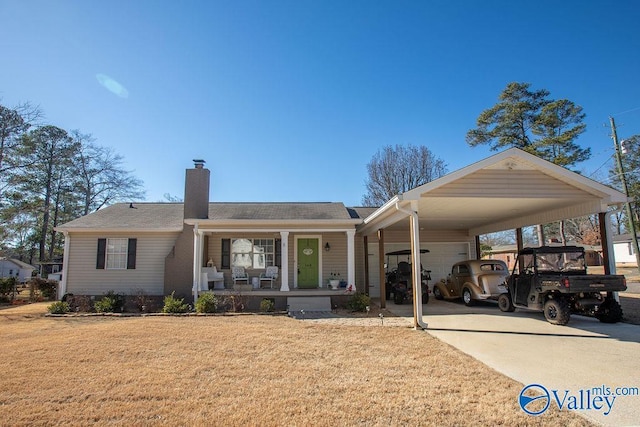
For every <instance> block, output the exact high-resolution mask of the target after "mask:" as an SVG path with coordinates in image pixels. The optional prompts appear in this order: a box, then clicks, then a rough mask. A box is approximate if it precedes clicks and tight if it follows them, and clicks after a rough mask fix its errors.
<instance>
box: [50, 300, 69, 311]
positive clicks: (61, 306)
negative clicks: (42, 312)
mask: <svg viewBox="0 0 640 427" xmlns="http://www.w3.org/2000/svg"><path fill="white" fill-rule="evenodd" d="M47 310H49V313H51V314H65V313H68V312H69V311H71V308H70V307H69V304H68V303H67V302H66V301H56V302H54V303H53V304H51V305H50V306H49V307H47Z"/></svg>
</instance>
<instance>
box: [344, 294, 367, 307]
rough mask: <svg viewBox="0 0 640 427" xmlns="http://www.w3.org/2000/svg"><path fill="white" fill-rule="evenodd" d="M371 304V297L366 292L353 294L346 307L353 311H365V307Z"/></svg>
mask: <svg viewBox="0 0 640 427" xmlns="http://www.w3.org/2000/svg"><path fill="white" fill-rule="evenodd" d="M370 305H371V298H370V297H369V295H367V294H363V293H356V294H353V295H352V296H351V297H350V298H349V301H348V302H347V307H348V308H350V309H351V310H353V311H367V307H368V306H370Z"/></svg>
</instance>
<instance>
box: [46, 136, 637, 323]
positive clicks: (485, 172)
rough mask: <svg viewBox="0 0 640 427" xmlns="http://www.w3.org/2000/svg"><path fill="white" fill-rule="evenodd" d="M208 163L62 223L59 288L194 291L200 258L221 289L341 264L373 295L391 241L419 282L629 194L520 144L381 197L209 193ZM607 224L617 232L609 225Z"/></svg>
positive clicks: (283, 289) (302, 284) (309, 283)
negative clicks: (173, 199)
mask: <svg viewBox="0 0 640 427" xmlns="http://www.w3.org/2000/svg"><path fill="white" fill-rule="evenodd" d="M203 163H204V162H203V161H196V164H195V167H194V168H192V169H187V171H186V179H185V197H184V203H132V204H129V203H119V204H114V205H111V206H109V207H106V208H104V209H101V210H99V211H97V212H94V213H92V214H90V215H87V216H84V217H81V218H78V219H76V220H74V221H71V222H69V223H66V224H64V225H62V226H59V227H57V230H58V231H60V232H62V233H64V236H65V250H64V262H63V265H64V267H63V275H62V281H61V286H60V296H62V294H64V293H67V292H69V293H74V294H87V295H101V294H103V293H105V292H106V291H108V290H114V291H116V292H124V293H134V292H135V291H136V290H137V289H142V290H144V292H146V293H148V294H149V295H167V294H170V293H171V292H173V291H175V292H176V294H180V295H184V296H189V295H191V294H193V297H194V298H197V295H198V293H199V292H200V290H201V289H204V288H205V286H203V283H202V282H203V281H205V280H206V276H203V275H202V271H203V270H202V268H205V267H207V266H208V265H213V266H215V267H216V270H217V271H218V272H222V273H223V275H224V279H223V280H224V283H225V289H227V288H230V287H233V284H234V283H233V279H232V268H233V267H234V266H241V267H244V269H245V270H246V272H247V273H248V274H249V277H250V278H251V281H252V280H253V277H259V275H260V273H263V272H264V271H265V269H266V267H268V266H277V267H278V271H279V274H278V277H277V279H276V282H275V288H276V289H275V292H279V295H294V294H296V293H299V292H303V291H306V290H309V289H312V290H314V291H315V292H320V291H322V292H332V290H329V289H326V287H327V281H328V279H329V278H331V277H334V276H337V275H339V277H340V279H341V280H342V281H343V282H345V283H346V286H348V287H350V288H351V287H355V289H357V290H358V291H362V292H367V293H369V295H371V296H372V297H374V298H377V297H380V295H384V274H385V266H384V264H385V262H386V260H385V256H384V254H385V253H387V252H389V251H394V250H402V249H411V250H412V255H411V257H410V260H409V261H410V263H411V264H412V266H413V267H412V268H413V272H414V273H417V274H413V277H414V278H415V280H414V282H415V283H414V287H415V288H416V289H419V288H420V286H419V283H418V282H419V277H420V274H419V272H420V266H421V265H422V266H423V267H424V268H425V269H428V270H431V276H432V280H434V281H435V280H440V279H441V278H444V277H446V275H447V274H448V272H449V270H450V268H451V265H452V264H453V263H455V262H457V261H459V260H463V259H468V258H476V257H478V255H479V253H480V250H479V247H480V245H479V237H478V236H480V235H482V234H485V233H490V232H495V231H501V230H507V229H520V228H521V227H525V226H529V225H534V224H539V223H547V222H551V221H557V220H560V219H564V218H573V217H578V216H582V215H589V214H595V213H597V214H599V215H600V216H599V218H600V219H601V221H608V220H609V219H608V216H609V215H608V214H607V212H609V211H610V210H611V209H613V208H615V207H618V206H620V205H621V204H622V203H625V202H626V196H625V195H624V194H623V193H620V192H619V191H616V190H614V189H612V188H610V187H608V186H605V185H602V184H600V183H597V182H595V181H593V180H591V179H589V178H586V177H584V176H582V175H580V174H577V173H574V172H571V171H569V170H567V169H565V168H562V167H559V166H557V165H554V164H552V163H550V162H547V161H545V160H542V159H540V158H538V157H536V156H533V155H531V154H528V153H526V152H524V151H522V150H519V149H516V148H512V149H509V150H505V151H503V152H501V153H498V154H495V155H493V156H491V157H488V158H486V159H484V160H482V161H479V162H477V163H474V164H472V165H470V166H467V167H465V168H463V169H460V170H458V171H456V172H453V173H450V174H448V175H446V176H444V177H442V178H439V179H437V180H434V181H432V182H429V183H427V184H424V185H421V186H419V187H417V188H414V189H412V190H409V191H407V192H405V193H403V194H398V195H396V196H394V197H393V198H392V199H390V200H389V201H388V202H387V203H385V204H384V205H383V206H381V207H379V208H359V207H347V206H345V205H344V204H343V203H340V202H331V203H251V202H246V203H224V202H210V201H209V180H210V172H209V170H208V169H206V168H205V167H204V164H203ZM214 194H215V192H214ZM601 228H602V230H603V237H604V239H603V241H606V242H609V241H610V240H609V237H608V235H607V232H606V231H607V230H608V229H609V227H601ZM519 243H520V244H521V239H519ZM421 249H428V250H429V251H428V252H427V253H421ZM607 249H609V248H607ZM422 252H423V251H422ZM609 253H612V250H605V258H607V256H608V254H609ZM607 259H608V258H607ZM612 268H613V269H615V265H613V266H612ZM203 277H205V278H203ZM333 292H335V291H333ZM284 293H288V294H284ZM381 304H383V305H384V304H385V302H384V298H382V299H381ZM417 315H419V316H421V313H418V314H417Z"/></svg>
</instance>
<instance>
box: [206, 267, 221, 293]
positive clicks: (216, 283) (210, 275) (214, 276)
mask: <svg viewBox="0 0 640 427" xmlns="http://www.w3.org/2000/svg"><path fill="white" fill-rule="evenodd" d="M202 273H203V274H206V275H207V277H206V279H207V280H206V282H205V284H204V285H205V286H204V287H206V288H207V289H205V290H208V289H209V282H213V289H224V272H222V271H218V269H217V268H216V267H215V266H214V267H202Z"/></svg>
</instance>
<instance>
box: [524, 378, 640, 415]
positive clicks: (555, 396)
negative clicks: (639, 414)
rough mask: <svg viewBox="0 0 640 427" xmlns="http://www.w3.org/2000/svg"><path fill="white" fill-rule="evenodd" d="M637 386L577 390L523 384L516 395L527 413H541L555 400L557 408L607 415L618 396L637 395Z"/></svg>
mask: <svg viewBox="0 0 640 427" xmlns="http://www.w3.org/2000/svg"><path fill="white" fill-rule="evenodd" d="M637 395H638V387H617V388H615V389H612V388H611V387H607V386H605V385H603V386H600V387H593V388H588V389H581V390H578V392H577V393H572V392H571V391H570V390H562V391H559V390H551V391H549V390H548V389H547V388H546V387H545V386H543V385H540V384H529V385H527V386H525V387H524V388H523V389H522V391H520V395H519V396H518V403H519V404H520V408H521V409H522V410H523V411H524V412H526V413H527V414H529V415H533V416H538V415H542V414H544V413H545V412H546V410H547V409H549V406H550V405H551V402H552V401H553V402H555V404H556V406H557V407H558V409H560V410H562V409H567V410H570V411H584V410H593V411H601V412H602V414H603V415H609V414H610V413H611V408H613V404H614V403H615V401H616V397H618V396H637Z"/></svg>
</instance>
